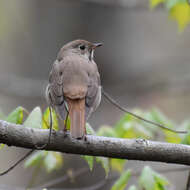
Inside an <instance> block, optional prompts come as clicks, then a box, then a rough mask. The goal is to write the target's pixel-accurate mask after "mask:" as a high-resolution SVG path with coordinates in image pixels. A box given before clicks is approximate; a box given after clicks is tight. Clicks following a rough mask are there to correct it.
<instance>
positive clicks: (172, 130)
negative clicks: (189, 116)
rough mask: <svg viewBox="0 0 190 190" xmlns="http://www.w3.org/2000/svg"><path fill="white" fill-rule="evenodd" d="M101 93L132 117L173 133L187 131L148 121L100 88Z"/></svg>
mask: <svg viewBox="0 0 190 190" xmlns="http://www.w3.org/2000/svg"><path fill="white" fill-rule="evenodd" d="M102 94H103V95H104V97H105V98H106V99H107V100H108V101H109V102H110V103H111V104H113V105H114V106H116V107H117V108H119V109H120V110H121V111H123V112H125V113H128V114H130V115H132V116H133V117H135V118H137V119H140V120H142V121H144V122H146V123H149V124H152V125H154V126H157V127H160V128H162V129H165V130H168V131H170V132H173V133H182V134H185V133H188V132H187V131H178V130H174V129H170V128H168V127H165V126H164V125H162V124H160V123H156V122H153V121H150V120H147V119H145V118H143V117H141V116H139V115H136V114H134V113H132V112H130V111H128V110H127V109H126V108H124V107H123V106H121V105H120V104H119V103H118V102H116V101H115V100H114V99H113V98H111V97H110V95H109V94H108V93H107V92H105V90H103V89H102Z"/></svg>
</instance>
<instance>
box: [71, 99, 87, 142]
mask: <svg viewBox="0 0 190 190" xmlns="http://www.w3.org/2000/svg"><path fill="white" fill-rule="evenodd" d="M68 106H69V117H70V123H71V125H70V133H71V137H73V138H76V139H81V138H83V137H84V135H85V99H77V100H76V99H75V100H72V99H69V100H68Z"/></svg>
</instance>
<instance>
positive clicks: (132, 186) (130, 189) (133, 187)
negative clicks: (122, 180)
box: [128, 185, 137, 190]
mask: <svg viewBox="0 0 190 190" xmlns="http://www.w3.org/2000/svg"><path fill="white" fill-rule="evenodd" d="M128 190H137V188H136V186H135V185H131V186H130V187H129V189H128Z"/></svg>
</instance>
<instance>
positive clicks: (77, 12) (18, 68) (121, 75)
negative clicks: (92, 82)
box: [0, 0, 190, 189]
mask: <svg viewBox="0 0 190 190" xmlns="http://www.w3.org/2000/svg"><path fill="white" fill-rule="evenodd" d="M189 36H190V31H189V27H187V28H186V29H185V31H184V32H183V33H182V34H179V33H178V30H177V24H176V23H175V22H173V21H170V20H169V19H168V15H167V12H166V10H164V8H162V7H159V8H158V9H156V10H155V11H150V10H149V8H148V0H120V1H108V0H107V1H106V0H105V1H103V0H102V1H100V0H99V1H98V0H97V1H95V0H94V1H90V0H89V1H82V0H81V1H79V0H78V1H74V0H67V1H66V0H54V1H52V0H40V1H39V0H33V1H30V0H14V1H11V0H0V108H1V109H2V110H3V111H4V112H5V113H6V114H7V113H9V112H10V111H11V110H12V109H14V108H15V107H17V106H18V105H21V106H23V107H25V108H27V109H28V110H32V109H33V108H34V107H36V106H41V108H42V109H45V107H46V102H45V98H44V89H45V86H46V84H47V79H48V74H49V71H50V69H51V65H52V63H53V61H54V60H55V57H56V54H57V52H58V51H59V49H60V48H61V46H62V45H63V44H65V43H67V42H69V41H71V40H74V39H78V38H82V39H86V40H89V41H92V42H103V43H104V46H103V47H101V48H100V49H98V50H97V51H96V54H95V60H96V62H97V65H98V68H99V71H100V74H101V81H102V85H103V86H104V88H105V89H106V90H107V91H108V92H109V93H110V94H111V95H112V96H113V97H115V98H116V99H117V100H119V101H120V103H121V104H122V105H125V106H127V107H128V108H134V107H139V108H142V109H147V110H148V109H150V108H152V107H158V108H159V109H161V110H162V111H163V112H164V113H165V114H166V115H168V116H169V117H171V118H173V119H174V120H175V121H176V122H179V123H180V122H181V121H183V120H184V119H185V118H189V112H190V98H189V96H190V91H189V81H190V75H189V71H190V64H189V61H190V53H189V47H190V43H189V42H190V38H189ZM121 115H122V113H121V112H120V111H118V110H117V109H116V108H114V107H113V106H112V105H110V104H108V103H106V102H105V101H104V100H102V104H101V106H100V107H99V109H98V110H97V112H96V113H95V114H94V115H93V116H92V117H91V119H90V123H91V125H92V126H93V127H94V128H95V129H97V128H98V127H100V126H101V125H105V124H106V125H114V124H115V123H116V121H117V120H118V119H119V118H120V116H121ZM23 153H24V151H23V150H22V149H19V148H6V149H3V150H1V152H0V155H1V156H0V160H1V161H0V170H3V169H5V168H6V167H8V166H10V164H11V163H13V162H14V161H16V160H17V159H18V158H20V157H21V156H22V155H23ZM71 160H74V162H72V161H71ZM71 162H72V163H71ZM146 164H148V163H147V162H140V161H139V162H135V164H134V162H132V161H129V162H128V164H127V167H129V168H134V165H135V166H136V167H135V168H136V169H135V170H137V169H139V170H140V168H141V167H143V166H144V165H146ZM153 166H154V168H161V167H162V168H173V167H176V166H175V165H171V164H170V165H169V164H161V165H160V164H159V163H154V164H153ZM81 167H87V165H86V163H85V162H84V161H83V160H82V159H80V158H79V157H78V156H71V155H64V167H63V169H61V171H58V172H54V173H52V174H51V175H46V173H45V171H42V172H40V174H39V175H38V177H37V179H36V181H35V184H36V185H39V184H42V183H45V182H46V181H49V180H50V179H53V178H56V177H60V176H64V175H66V174H67V169H73V171H80V170H81ZM32 172H33V169H28V170H25V169H23V165H22V164H21V165H20V166H19V167H17V168H16V169H15V170H14V171H12V172H11V173H10V174H8V175H7V176H3V177H1V178H0V187H1V186H2V185H8V187H7V186H6V187H5V188H6V189H15V187H14V186H17V187H26V186H27V185H28V184H29V183H30V179H31V176H32ZM167 176H168V178H169V180H170V181H171V183H172V184H174V185H175V186H176V187H173V186H172V187H171V189H184V187H185V183H186V178H187V172H173V173H169V174H167ZM103 179H104V171H103V170H102V169H101V167H100V166H99V165H97V167H95V169H94V171H93V172H92V173H90V172H89V171H87V172H85V173H84V174H82V175H79V176H77V177H76V179H75V182H70V180H63V182H62V183H61V184H58V185H57V187H62V188H63V187H64V188H66V187H71V188H74V187H75V188H78V187H88V186H93V184H96V183H99V182H100V180H103ZM135 181H136V179H135V178H133V182H135ZM110 184H112V181H109V182H108V184H107V187H104V188H102V187H101V188H99V189H109V186H110ZM11 186H12V187H11ZM3 189H4V188H3Z"/></svg>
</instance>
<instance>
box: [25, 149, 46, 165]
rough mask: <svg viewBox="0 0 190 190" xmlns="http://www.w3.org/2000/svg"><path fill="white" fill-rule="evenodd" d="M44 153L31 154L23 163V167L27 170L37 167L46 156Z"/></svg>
mask: <svg viewBox="0 0 190 190" xmlns="http://www.w3.org/2000/svg"><path fill="white" fill-rule="evenodd" d="M46 154H47V153H46V151H37V152H35V153H33V154H32V155H31V156H30V157H29V158H28V159H27V160H26V161H25V163H24V167H25V168H28V167H31V166H37V165H38V164H40V163H41V162H42V161H43V159H44V157H45V155H46Z"/></svg>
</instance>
